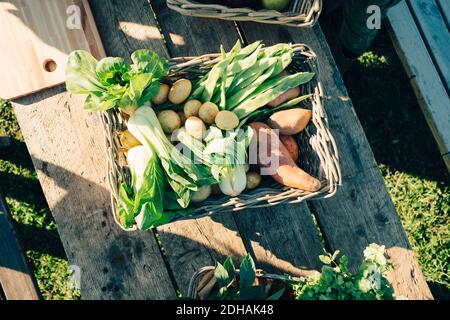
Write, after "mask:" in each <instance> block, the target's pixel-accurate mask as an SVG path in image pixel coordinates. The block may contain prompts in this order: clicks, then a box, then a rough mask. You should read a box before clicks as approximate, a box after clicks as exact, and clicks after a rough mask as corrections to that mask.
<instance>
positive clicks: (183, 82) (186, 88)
mask: <svg viewBox="0 0 450 320" xmlns="http://www.w3.org/2000/svg"><path fill="white" fill-rule="evenodd" d="M191 90H192V83H191V82H190V81H189V80H187V79H180V80H177V81H175V83H174V84H173V86H172V88H170V90H169V101H170V102H172V103H174V104H180V103H182V102H184V101H185V100H186V99H187V98H188V97H189V95H190V94H191Z"/></svg>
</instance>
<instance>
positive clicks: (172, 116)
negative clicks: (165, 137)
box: [158, 110, 181, 133]
mask: <svg viewBox="0 0 450 320" xmlns="http://www.w3.org/2000/svg"><path fill="white" fill-rule="evenodd" d="M158 120H159V123H160V124H161V127H162V129H163V130H164V132H165V133H172V132H174V131H175V130H176V129H178V128H179V127H181V119H180V116H179V115H178V114H177V113H176V112H175V111H173V110H163V111H161V112H160V113H159V114H158Z"/></svg>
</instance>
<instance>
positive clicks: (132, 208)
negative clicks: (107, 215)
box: [118, 146, 164, 230]
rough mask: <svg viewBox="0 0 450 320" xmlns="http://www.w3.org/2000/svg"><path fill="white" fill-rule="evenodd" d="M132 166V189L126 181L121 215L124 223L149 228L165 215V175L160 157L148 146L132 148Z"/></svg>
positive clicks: (128, 157) (123, 188)
mask: <svg viewBox="0 0 450 320" xmlns="http://www.w3.org/2000/svg"><path fill="white" fill-rule="evenodd" d="M127 160H128V166H129V168H130V172H131V177H132V183H131V185H132V190H130V189H129V188H128V187H127V186H126V184H125V183H124V184H122V186H121V192H120V193H119V196H120V198H121V201H120V202H119V203H120V204H121V205H119V210H118V212H119V217H120V222H121V223H122V225H123V226H125V227H127V228H129V227H131V226H132V224H133V223H136V225H137V227H138V228H139V229H141V230H147V229H149V228H151V227H153V226H154V225H155V223H156V222H157V221H158V220H160V219H161V217H162V214H163V200H164V175H163V172H162V169H161V166H160V163H159V159H158V157H157V156H156V155H155V154H154V152H153V151H152V150H151V149H148V148H147V147H145V146H136V147H134V148H131V149H130V150H128V153H127Z"/></svg>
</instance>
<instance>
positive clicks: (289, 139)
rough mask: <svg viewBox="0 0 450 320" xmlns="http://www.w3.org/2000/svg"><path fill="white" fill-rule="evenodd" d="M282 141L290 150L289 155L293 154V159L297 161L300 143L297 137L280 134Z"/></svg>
mask: <svg viewBox="0 0 450 320" xmlns="http://www.w3.org/2000/svg"><path fill="white" fill-rule="evenodd" d="M280 141H281V143H282V144H283V145H284V146H285V147H286V149H287V150H288V152H289V155H290V156H291V158H292V160H294V161H295V162H297V160H298V144H297V141H295V138H294V137H293V136H283V135H280Z"/></svg>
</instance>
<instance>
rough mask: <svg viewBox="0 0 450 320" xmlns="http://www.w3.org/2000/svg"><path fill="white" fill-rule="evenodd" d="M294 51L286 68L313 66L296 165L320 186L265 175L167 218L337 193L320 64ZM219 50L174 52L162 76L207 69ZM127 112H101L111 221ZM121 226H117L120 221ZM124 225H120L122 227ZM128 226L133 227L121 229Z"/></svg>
mask: <svg viewBox="0 0 450 320" xmlns="http://www.w3.org/2000/svg"><path fill="white" fill-rule="evenodd" d="M293 49H294V56H293V60H292V62H291V64H290V65H289V66H288V68H287V69H288V70H290V71H291V72H298V71H310V72H315V73H316V77H314V78H313V80H312V81H310V82H309V83H308V84H307V85H304V86H302V87H301V89H302V94H308V93H312V94H313V97H312V98H310V99H308V100H307V102H306V104H305V107H309V108H311V109H312V120H311V121H310V123H309V124H308V126H307V127H306V128H305V130H303V131H302V132H301V133H299V134H298V135H297V136H296V138H297V142H298V144H299V149H300V150H301V154H300V156H299V160H298V164H299V166H300V167H301V168H302V169H303V170H305V171H306V172H309V173H310V174H311V175H313V176H314V177H316V178H317V179H319V180H320V181H321V183H322V186H321V188H320V189H319V190H318V191H316V192H308V191H304V190H299V189H292V188H287V187H285V186H282V185H280V184H278V183H276V182H275V181H274V180H272V179H268V181H266V182H265V183H263V184H262V185H261V187H260V188H257V189H255V190H251V191H245V192H244V193H242V194H240V195H239V196H238V197H233V198H230V197H229V196H223V195H222V196H213V197H210V198H208V199H207V200H206V201H204V202H202V203H200V204H197V207H193V208H192V209H190V212H189V214H188V215H184V216H178V217H175V218H174V219H173V220H172V221H175V220H182V219H192V218H198V217H202V216H205V215H209V214H212V213H215V212H224V211H239V210H243V209H249V208H259V207H268V206H274V205H278V204H282V203H299V202H302V201H304V200H306V199H313V198H327V197H331V196H333V195H334V194H335V193H336V187H337V185H339V184H340V183H341V173H340V168H339V161H338V152H337V147H336V144H335V141H334V139H333V136H332V135H331V133H330V131H329V128H328V120H327V117H326V114H325V110H324V107H323V104H322V101H323V91H322V86H321V83H320V82H319V80H318V79H320V75H319V70H318V68H317V64H316V62H315V60H316V55H315V53H314V52H313V51H311V50H310V49H309V48H308V47H307V46H306V45H303V44H295V45H293ZM219 59H220V57H219V55H218V54H209V55H204V56H200V57H184V58H174V59H172V60H170V61H169V62H170V74H169V76H168V79H166V80H165V81H174V80H176V79H178V78H180V77H183V78H190V79H194V78H198V77H199V76H201V75H203V74H205V73H206V72H208V70H210V69H211V67H212V66H213V65H214V64H215V63H217V62H218V61H219ZM125 119H126V117H125V116H124V115H123V114H121V113H120V112H119V111H118V109H110V110H108V111H105V112H103V113H101V120H102V123H103V126H104V130H105V143H106V150H107V168H108V182H109V185H110V188H111V199H112V209H113V213H114V218H115V221H116V222H117V224H118V225H119V226H121V225H120V223H119V221H118V217H117V203H118V201H117V200H118V187H119V186H120V184H121V183H122V182H124V181H127V182H129V181H130V177H129V174H128V170H127V168H126V163H125V160H124V156H123V153H122V152H121V148H120V144H119V133H120V132H121V131H122V130H124V129H125V128H126V120H125ZM121 227H122V226H121ZM122 228H123V227H122ZM125 230H127V231H132V230H135V228H134V227H133V228H130V229H125Z"/></svg>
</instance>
